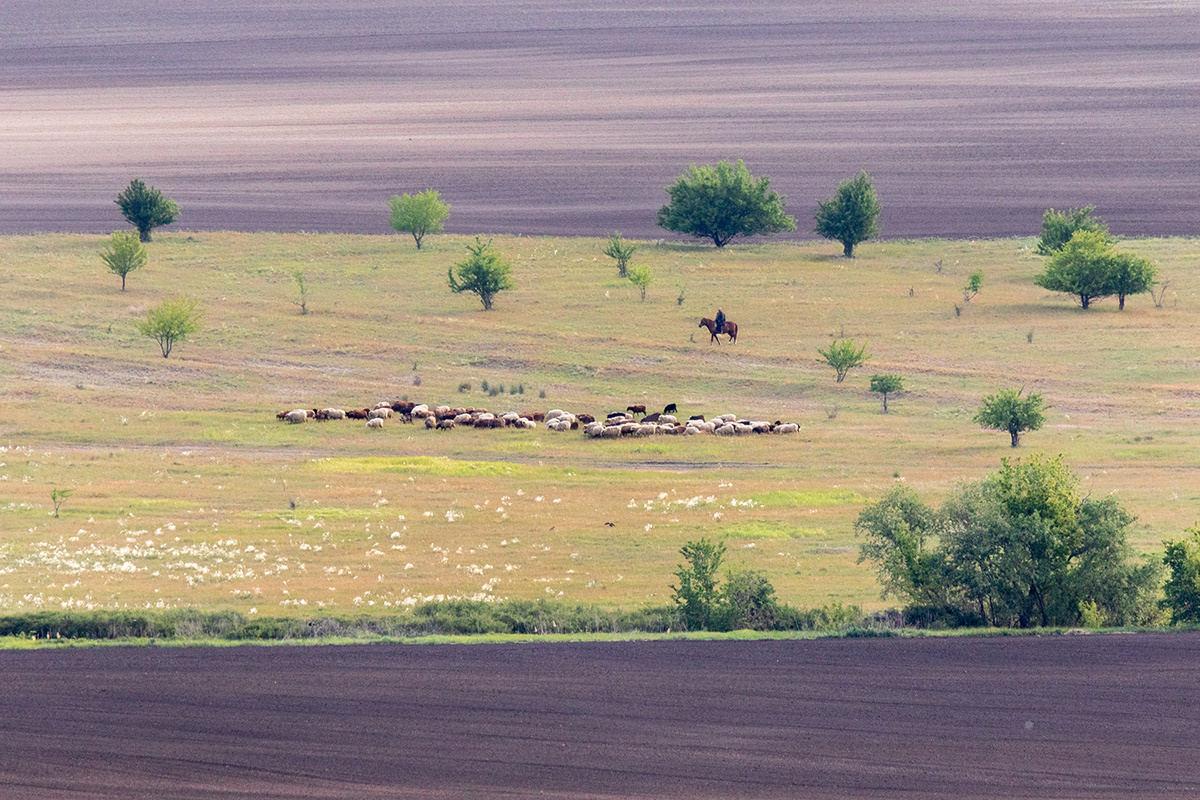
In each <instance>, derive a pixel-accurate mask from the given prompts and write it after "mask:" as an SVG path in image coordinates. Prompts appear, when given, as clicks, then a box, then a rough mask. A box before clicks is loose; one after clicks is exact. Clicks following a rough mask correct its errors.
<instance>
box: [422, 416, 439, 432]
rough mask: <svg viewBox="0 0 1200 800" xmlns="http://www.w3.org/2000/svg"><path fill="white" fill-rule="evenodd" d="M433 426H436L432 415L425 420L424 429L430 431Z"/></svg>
mask: <svg viewBox="0 0 1200 800" xmlns="http://www.w3.org/2000/svg"><path fill="white" fill-rule="evenodd" d="M435 425H437V420H436V419H434V417H433V415H432V414H431V415H430V416H428V417H426V418H425V427H426V428H430V429H432V428H433V427H434V426H435Z"/></svg>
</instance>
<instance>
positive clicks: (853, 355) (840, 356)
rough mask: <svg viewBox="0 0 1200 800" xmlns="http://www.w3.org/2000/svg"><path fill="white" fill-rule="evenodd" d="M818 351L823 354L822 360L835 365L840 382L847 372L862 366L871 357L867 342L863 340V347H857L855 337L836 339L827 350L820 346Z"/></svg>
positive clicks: (832, 365)
mask: <svg viewBox="0 0 1200 800" xmlns="http://www.w3.org/2000/svg"><path fill="white" fill-rule="evenodd" d="M817 352H818V353H819V354H820V355H821V360H822V361H824V362H825V363H826V364H828V365H829V366H831V367H833V369H834V372H836V373H837V382H838V383H841V382H842V381H843V380H845V378H846V373H847V372H849V371H850V370H852V369H854V368H855V367H860V366H862V365H863V364H865V363H866V362H867V359H869V358H870V357H871V356H870V355H869V354H868V353H867V344H866V342H863V346H862V347H860V348H855V347H854V340H853V339H843V338H838V339H835V340H834V341H833V343H832V344H830V345H829V349H827V350H822V349H820V348H819V347H818V348H817Z"/></svg>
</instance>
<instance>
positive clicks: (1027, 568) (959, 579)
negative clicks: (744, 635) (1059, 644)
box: [856, 456, 1158, 628]
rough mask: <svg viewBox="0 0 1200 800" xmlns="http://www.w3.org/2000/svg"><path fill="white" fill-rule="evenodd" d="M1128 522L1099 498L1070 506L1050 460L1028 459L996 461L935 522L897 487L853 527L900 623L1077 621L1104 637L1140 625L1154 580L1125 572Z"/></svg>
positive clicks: (1144, 570)
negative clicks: (920, 617)
mask: <svg viewBox="0 0 1200 800" xmlns="http://www.w3.org/2000/svg"><path fill="white" fill-rule="evenodd" d="M1133 522H1134V518H1133V517H1131V516H1130V515H1129V514H1127V513H1126V512H1125V510H1124V509H1123V508H1121V506H1120V504H1119V503H1117V501H1116V500H1115V499H1113V498H1111V497H1106V498H1104V499H1102V500H1091V499H1090V498H1086V497H1084V498H1081V497H1080V494H1079V481H1078V479H1077V478H1076V477H1075V476H1074V475H1072V474H1071V472H1070V471H1069V470H1068V469H1067V468H1066V466H1065V465H1064V464H1063V462H1062V459H1061V457H1059V458H1054V459H1046V458H1042V457H1040V456H1035V457H1034V458H1031V459H1029V460H1028V461H1025V462H1009V461H1008V460H1007V459H1006V460H1004V461H1003V466H1002V467H1001V469H1000V470H998V471H997V472H995V473H993V474H992V475H990V476H988V477H987V478H986V479H984V480H983V481H980V482H978V483H972V484H967V485H964V486H962V487H960V488H959V490H958V492H957V493H956V495H955V496H954V497H952V498H951V499H950V500H949V501H948V502H947V503H946V504H945V505H944V506H943V507H942V508H941V509H940V510H934V509H931V508H929V507H927V506H925V505H924V504H922V503H921V502H920V501H919V500H918V499H917V498H916V496H915V495H913V494H912V493H911V490H907V489H906V488H904V487H897V488H896V489H894V490H893V491H892V493H891V494H890V495H889V496H888V497H886V498H885V499H884V500H881V501H879V502H877V503H873V504H871V505H868V506H867V508H865V509H864V510H863V512H862V513H861V514H860V515H859V520H858V523H857V524H856V527H857V529H858V531H859V533H860V534H861V535H864V536H865V537H866V542H865V543H864V544H862V545H860V554H861V558H862V560H867V561H871V562H873V563H874V564H875V566H876V569H877V570H878V572H879V575H880V582H881V583H882V584H883V585H884V587H885V591H890V592H892V593H895V594H897V595H899V596H900V597H902V598H905V599H908V600H909V601H910V603H911V606H910V607H909V610H910V613H911V612H914V611H920V610H921V609H922V608H924V609H930V608H932V609H937V610H938V618H940V619H941V620H943V621H965V620H971V619H972V618H974V619H975V620H977V622H979V623H982V624H985V625H998V626H1016V627H1022V628H1029V627H1035V626H1045V625H1077V624H1079V623H1080V622H1081V621H1082V619H1083V614H1084V611H1085V609H1087V610H1088V612H1089V614H1092V615H1098V616H1100V617H1102V618H1103V620H1104V621H1105V622H1106V623H1108V624H1116V625H1122V624H1134V623H1137V622H1139V621H1144V620H1146V619H1148V618H1149V617H1150V616H1151V615H1152V613H1153V612H1152V611H1151V609H1152V603H1151V598H1152V594H1153V592H1154V590H1155V588H1156V587H1157V584H1158V577H1157V569H1156V567H1155V565H1154V564H1151V563H1145V564H1141V565H1139V564H1137V563H1135V562H1134V561H1133V559H1132V552H1131V550H1130V548H1129V545H1128V532H1129V529H1130V527H1131V525H1132V524H1133Z"/></svg>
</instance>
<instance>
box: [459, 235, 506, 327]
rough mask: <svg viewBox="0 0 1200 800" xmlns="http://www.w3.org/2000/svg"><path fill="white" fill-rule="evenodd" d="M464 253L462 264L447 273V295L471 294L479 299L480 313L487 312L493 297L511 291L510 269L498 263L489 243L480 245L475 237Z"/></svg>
mask: <svg viewBox="0 0 1200 800" xmlns="http://www.w3.org/2000/svg"><path fill="white" fill-rule="evenodd" d="M467 252H468V253H469V255H468V257H467V259H466V260H465V261H460V262H458V263H457V264H455V265H454V266H453V267H451V268H450V269H449V270H448V271H447V277H448V278H449V281H450V291H452V292H454V293H455V294H460V293H462V292H472V293H473V294H476V295H478V296H479V300H480V302H481V303H483V308H484V310H485V311H491V310H492V302H493V301H494V300H495V298H496V295H497V294H499V293H500V292H502V291H504V290H505V289H511V288H513V282H512V278H511V277H510V276H511V274H512V265H511V264H509V263H508V262H506V261H503V260H501V258H500V254H499V253H498V252H496V249H495V248H494V247H492V242H491V240H490V239H489V240H488V241H486V242H484V241H482V240H480V238H479V237H478V236H476V237H475V244H473V245H472V244H468V245H467Z"/></svg>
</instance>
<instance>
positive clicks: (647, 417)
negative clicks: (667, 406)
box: [642, 411, 662, 422]
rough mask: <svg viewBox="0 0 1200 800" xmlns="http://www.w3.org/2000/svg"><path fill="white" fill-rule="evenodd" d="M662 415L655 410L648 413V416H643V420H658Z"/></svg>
mask: <svg viewBox="0 0 1200 800" xmlns="http://www.w3.org/2000/svg"><path fill="white" fill-rule="evenodd" d="M661 416H662V414H660V413H659V412H657V411H655V412H654V413H653V414H647V415H646V416H644V417H642V422H658V418H659V417H661Z"/></svg>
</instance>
